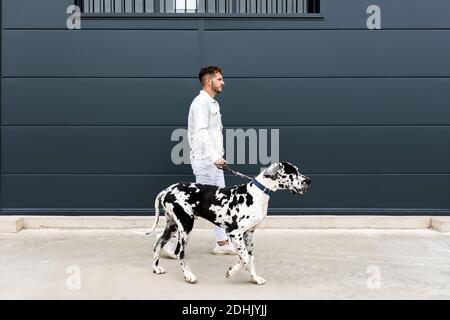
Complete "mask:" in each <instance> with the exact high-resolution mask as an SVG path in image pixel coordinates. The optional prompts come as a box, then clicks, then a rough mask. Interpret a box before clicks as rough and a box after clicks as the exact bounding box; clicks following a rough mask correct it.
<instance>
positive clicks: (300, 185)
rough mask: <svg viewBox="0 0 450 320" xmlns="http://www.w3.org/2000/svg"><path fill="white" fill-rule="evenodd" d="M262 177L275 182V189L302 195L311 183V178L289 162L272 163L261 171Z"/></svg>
mask: <svg viewBox="0 0 450 320" xmlns="http://www.w3.org/2000/svg"><path fill="white" fill-rule="evenodd" d="M263 176H264V178H268V179H271V180H273V181H274V182H275V187H276V190H278V189H285V190H289V191H291V192H292V193H293V194H298V195H303V194H304V193H306V191H308V189H309V187H310V185H311V179H310V178H308V177H307V176H305V175H302V174H301V173H300V171H299V170H298V168H297V167H296V166H294V165H293V164H291V163H289V162H285V161H282V162H279V163H274V164H272V165H271V166H270V167H269V168H267V169H266V170H265V171H264V172H263Z"/></svg>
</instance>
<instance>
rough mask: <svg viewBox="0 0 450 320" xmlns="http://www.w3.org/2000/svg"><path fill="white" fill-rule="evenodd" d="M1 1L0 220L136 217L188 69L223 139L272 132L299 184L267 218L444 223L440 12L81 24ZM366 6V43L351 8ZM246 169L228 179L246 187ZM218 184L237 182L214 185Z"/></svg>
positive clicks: (184, 91)
mask: <svg viewBox="0 0 450 320" xmlns="http://www.w3.org/2000/svg"><path fill="white" fill-rule="evenodd" d="M70 2H71V1H69V0H40V1H35V0H3V1H2V3H3V4H2V32H1V35H2V56H1V59H2V61H1V62H2V65H1V77H2V78H1V86H2V88H1V112H2V113H1V207H2V213H3V214H11V213H17V212H21V213H28V214H36V213H37V214H42V213H44V212H53V213H55V214H60V213H63V214H68V213H69V214H102V213H105V214H110V213H111V212H113V213H116V214H122V213H123V214H148V212H149V211H151V209H152V206H153V201H154V197H155V195H156V193H157V192H158V191H159V190H160V189H162V188H164V187H166V186H167V185H169V184H171V183H173V182H176V181H178V180H193V179H194V178H193V176H192V174H191V170H190V166H189V165H179V166H177V165H174V164H172V163H171V158H170V151H171V149H172V147H173V146H174V145H175V144H176V143H175V142H172V141H170V134H171V132H172V131H173V130H174V129H175V128H180V127H186V123H187V113H188V108H189V104H190V102H191V100H192V99H193V98H194V97H195V95H196V94H197V93H198V91H199V89H200V87H199V83H198V80H197V78H196V77H197V74H198V71H199V69H200V67H201V66H203V65H208V64H215V65H220V66H221V67H223V69H224V77H225V82H226V86H225V90H224V93H223V95H222V96H221V97H220V98H218V100H219V102H220V104H221V109H222V114H223V122H224V125H225V127H226V128H247V127H251V128H257V129H258V128H279V129H280V159H281V160H287V161H290V162H292V163H295V164H297V165H298V166H299V167H300V168H301V169H302V171H303V172H304V173H306V174H309V175H310V176H311V177H312V179H313V185H312V186H313V188H312V189H311V192H310V193H309V194H308V195H307V196H305V197H303V198H299V197H294V196H292V195H291V194H288V193H283V192H279V193H277V194H275V195H274V196H273V199H272V200H271V203H270V208H271V209H270V210H271V211H270V212H271V213H273V214H277V213H315V214H322V213H325V214H330V213H350V214H352V213H355V214H357V213H367V214H375V213H376V214H379V213H384V214H423V213H426V214H449V213H450V126H449V125H450V78H449V76H450V60H449V57H450V1H448V0H432V1H431V0H430V1H423V0H396V1H391V0H384V1H381V0H378V1H377V0H327V1H325V8H324V15H325V17H324V19H312V20H299V19H263V18H253V19H229V18H224V19H210V18H205V19H184V18H168V19H90V20H82V25H81V28H82V29H81V30H67V28H66V17H67V14H66V8H67V6H68V4H69V3H70ZM371 4H378V5H379V6H380V7H381V10H382V12H381V19H382V30H367V29H366V19H367V17H368V14H367V13H366V8H367V7H368V6H369V5H371ZM259 167H260V165H236V166H234V168H236V169H238V170H242V171H244V172H250V173H256V172H257V171H258V168H259ZM226 181H227V184H230V185H231V184H237V183H240V182H242V180H240V179H238V178H235V177H230V176H226Z"/></svg>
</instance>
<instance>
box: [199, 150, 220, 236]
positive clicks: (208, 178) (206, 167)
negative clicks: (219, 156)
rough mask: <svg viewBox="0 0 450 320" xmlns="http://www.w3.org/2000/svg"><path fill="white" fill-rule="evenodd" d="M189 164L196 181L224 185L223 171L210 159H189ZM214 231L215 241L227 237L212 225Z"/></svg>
mask: <svg viewBox="0 0 450 320" xmlns="http://www.w3.org/2000/svg"><path fill="white" fill-rule="evenodd" d="M191 166H192V171H193V172H194V175H195V182H196V183H203V184H211V185H214V186H218V187H221V188H223V187H225V177H224V176H223V171H222V170H220V169H218V168H217V167H216V166H215V165H214V163H212V162H211V161H209V160H198V159H191ZM214 232H215V234H216V241H223V240H227V239H228V236H227V234H226V233H225V231H224V230H223V229H222V228H220V227H218V226H216V225H214Z"/></svg>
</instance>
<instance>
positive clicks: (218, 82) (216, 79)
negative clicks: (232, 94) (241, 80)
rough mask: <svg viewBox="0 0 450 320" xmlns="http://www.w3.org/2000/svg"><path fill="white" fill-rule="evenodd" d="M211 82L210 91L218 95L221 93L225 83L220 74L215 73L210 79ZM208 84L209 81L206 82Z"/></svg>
mask: <svg viewBox="0 0 450 320" xmlns="http://www.w3.org/2000/svg"><path fill="white" fill-rule="evenodd" d="M210 79H211V81H210V83H211V89H212V90H213V91H214V92H215V93H216V94H220V93H222V90H223V86H224V85H225V82H224V81H223V77H222V74H221V73H220V72H216V73H215V74H214V76H213V77H211V78H210ZM208 82H209V81H208Z"/></svg>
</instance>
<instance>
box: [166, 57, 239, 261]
mask: <svg viewBox="0 0 450 320" xmlns="http://www.w3.org/2000/svg"><path fill="white" fill-rule="evenodd" d="M198 78H199V80H200V83H201V85H202V90H201V91H200V93H199V95H198V96H197V97H195V99H194V100H193V101H192V103H191V107H190V109H189V117H188V140H189V146H190V149H191V152H190V160H191V166H192V171H193V172H194V175H195V182H196V183H203V184H210V185H215V186H218V187H222V188H223V187H225V178H224V175H223V171H222V170H221V169H219V168H220V167H221V166H223V165H225V164H226V163H227V162H226V160H225V159H224V158H223V156H224V153H225V151H224V148H223V134H222V130H223V126H222V119H221V117H222V116H221V114H220V107H219V103H218V102H217V101H216V100H214V97H215V96H216V95H218V94H221V93H222V90H223V86H224V85H225V82H224V80H223V76H222V69H221V68H219V67H216V66H209V67H205V68H202V69H201V70H200V73H199V75H198ZM214 231H215V235H216V243H215V246H214V248H213V254H236V251H235V249H234V246H233V245H232V244H231V243H230V241H229V239H228V236H227V234H226V233H225V231H224V230H223V229H222V228H220V227H218V226H214ZM176 245H177V235H176V234H175V235H174V236H172V238H171V240H170V241H169V242H168V243H167V244H166V246H165V251H166V253H167V254H168V255H169V256H170V257H173V258H174V257H175V255H174V254H173V252H174V251H175V248H176Z"/></svg>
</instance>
